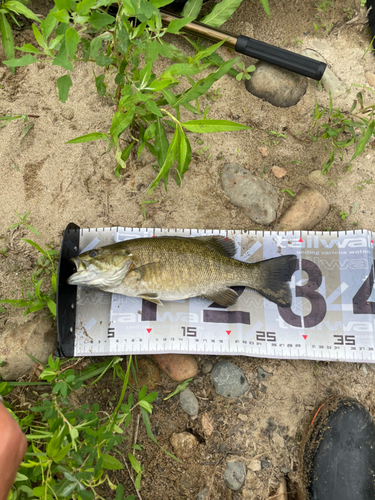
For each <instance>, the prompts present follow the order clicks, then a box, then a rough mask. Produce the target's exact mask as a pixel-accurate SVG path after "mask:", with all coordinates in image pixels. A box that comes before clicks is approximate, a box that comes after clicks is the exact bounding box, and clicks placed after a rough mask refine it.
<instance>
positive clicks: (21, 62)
mask: <svg viewBox="0 0 375 500" xmlns="http://www.w3.org/2000/svg"><path fill="white" fill-rule="evenodd" d="M34 62H38V59H35V57H34V56H32V55H31V54H28V55H27V56H22V57H20V58H19V59H10V60H9V61H3V63H4V64H6V65H7V66H9V67H10V68H17V67H19V66H27V65H29V64H32V63H34Z"/></svg>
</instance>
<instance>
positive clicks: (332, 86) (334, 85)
mask: <svg viewBox="0 0 375 500" xmlns="http://www.w3.org/2000/svg"><path fill="white" fill-rule="evenodd" d="M302 55H304V56H307V57H311V58H312V59H315V60H316V61H322V62H325V61H324V57H323V56H321V55H320V54H319V52H316V51H315V50H313V49H306V50H304V51H303V52H302ZM321 83H322V86H323V88H324V89H325V90H326V91H327V92H331V97H332V98H333V97H338V96H339V95H342V94H345V92H346V87H345V85H344V84H343V83H342V81H341V80H340V78H339V77H338V76H336V75H335V73H334V72H333V71H332V70H331V69H330V68H328V66H327V68H326V70H325V71H324V74H323V76H322V79H321Z"/></svg>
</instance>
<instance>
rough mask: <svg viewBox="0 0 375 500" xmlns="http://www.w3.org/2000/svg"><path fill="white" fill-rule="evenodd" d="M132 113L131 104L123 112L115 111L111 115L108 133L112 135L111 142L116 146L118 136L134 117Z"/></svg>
mask: <svg viewBox="0 0 375 500" xmlns="http://www.w3.org/2000/svg"><path fill="white" fill-rule="evenodd" d="M134 113H135V106H131V107H130V108H129V110H128V111H127V112H126V113H125V114H124V113H123V112H122V111H117V112H116V113H115V114H114V115H113V119H112V126H111V129H110V133H111V136H112V142H113V145H114V146H116V144H117V140H118V138H119V136H120V135H121V134H122V133H123V131H124V130H125V129H127V128H128V127H129V125H130V124H131V123H132V121H133V118H134Z"/></svg>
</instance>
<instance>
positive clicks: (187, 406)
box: [180, 389, 199, 417]
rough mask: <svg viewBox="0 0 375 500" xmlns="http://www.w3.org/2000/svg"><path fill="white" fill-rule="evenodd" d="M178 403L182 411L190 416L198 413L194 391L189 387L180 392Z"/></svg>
mask: <svg viewBox="0 0 375 500" xmlns="http://www.w3.org/2000/svg"><path fill="white" fill-rule="evenodd" d="M180 404H181V407H182V409H183V410H184V412H186V413H187V414H188V415H190V416H191V417H194V416H195V415H198V411H199V403H198V399H197V398H196V397H195V395H194V393H193V392H191V390H190V389H185V390H184V391H182V392H180Z"/></svg>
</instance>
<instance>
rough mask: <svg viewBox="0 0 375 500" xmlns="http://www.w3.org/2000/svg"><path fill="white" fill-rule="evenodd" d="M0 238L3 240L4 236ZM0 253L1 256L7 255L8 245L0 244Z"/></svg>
mask: <svg viewBox="0 0 375 500" xmlns="http://www.w3.org/2000/svg"><path fill="white" fill-rule="evenodd" d="M0 240H4V241H5V238H4V237H0ZM0 255H2V256H3V257H8V247H7V246H4V247H1V246H0Z"/></svg>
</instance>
